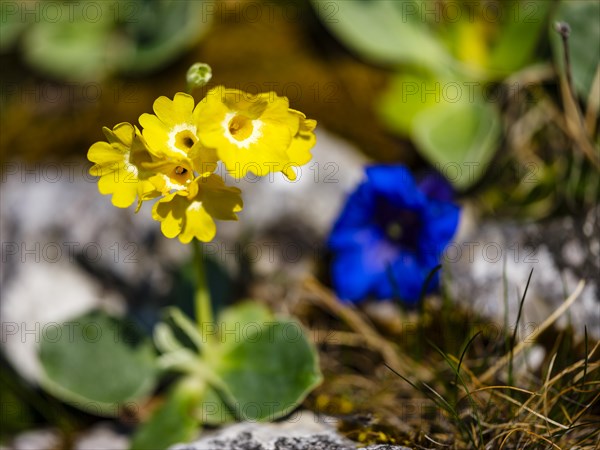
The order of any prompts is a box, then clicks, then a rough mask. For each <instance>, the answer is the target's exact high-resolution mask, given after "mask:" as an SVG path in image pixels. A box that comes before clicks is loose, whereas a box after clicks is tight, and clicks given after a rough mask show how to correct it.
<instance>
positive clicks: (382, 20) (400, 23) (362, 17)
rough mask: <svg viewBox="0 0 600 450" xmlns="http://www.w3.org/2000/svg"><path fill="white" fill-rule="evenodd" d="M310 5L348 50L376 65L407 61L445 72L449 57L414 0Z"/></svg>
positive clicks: (358, 0)
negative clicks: (422, 18) (423, 19)
mask: <svg viewBox="0 0 600 450" xmlns="http://www.w3.org/2000/svg"><path fill="white" fill-rule="evenodd" d="M312 4H313V6H314V8H315V10H316V12H317V14H318V15H319V16H320V17H321V20H322V22H323V23H324V24H325V25H326V26H327V27H329V29H330V30H331V31H332V32H333V33H334V34H335V35H336V36H337V38H338V39H340V40H341V41H342V42H343V43H345V44H346V45H347V46H348V47H349V48H350V49H352V50H353V51H355V52H357V53H359V55H360V56H362V57H364V58H365V59H366V60H368V61H372V62H375V63H379V64H400V63H410V64H416V65H423V66H425V67H429V68H431V69H433V70H440V71H442V72H445V71H447V70H448V65H449V64H452V58H451V57H450V55H449V54H448V52H447V51H446V50H445V48H444V47H443V46H442V45H441V44H440V42H439V41H438V40H437V39H436V38H435V37H434V35H433V34H432V33H431V31H430V30H429V28H428V27H427V24H426V23H425V22H424V21H422V20H421V14H420V8H421V7H422V5H420V4H419V3H418V2H416V1H414V0H372V1H364V0H343V1H328V2H323V1H318V0H313V1H312Z"/></svg>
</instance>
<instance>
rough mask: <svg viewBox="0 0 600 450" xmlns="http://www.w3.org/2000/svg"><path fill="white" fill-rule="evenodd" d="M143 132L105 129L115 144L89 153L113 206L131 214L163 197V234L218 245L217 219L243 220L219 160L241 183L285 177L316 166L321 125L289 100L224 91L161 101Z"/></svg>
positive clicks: (237, 195)
mask: <svg viewBox="0 0 600 450" xmlns="http://www.w3.org/2000/svg"><path fill="white" fill-rule="evenodd" d="M139 122H140V125H141V127H142V129H141V131H140V129H138V128H137V127H136V126H134V125H132V124H130V123H120V124H118V125H116V126H115V127H114V128H113V129H112V130H110V129H108V128H104V129H103V130H104V134H105V135H106V139H107V141H108V142H104V141H102V142H96V143H95V144H93V145H92V146H91V147H90V149H89V151H88V159H89V160H90V161H91V162H93V163H94V166H93V167H92V168H91V169H90V174H92V175H94V176H98V177H100V179H99V181H98V189H99V190H100V192H101V193H102V194H112V203H113V204H114V205H115V206H118V207H120V208H127V207H129V206H131V205H132V204H133V203H135V202H136V200H137V209H136V211H137V210H139V208H140V206H141V204H142V202H144V201H146V200H151V199H155V198H158V197H160V199H159V200H158V201H157V202H156V203H155V205H154V208H153V210H152V216H153V217H154V219H155V220H158V221H160V222H161V230H162V232H163V233H164V235H165V236H167V237H169V238H174V237H176V236H178V237H179V240H180V241H181V242H184V243H188V242H190V241H191V240H192V239H193V238H196V239H199V240H201V241H204V242H207V241H210V240H212V239H213V238H214V236H215V233H216V225H215V222H214V219H218V220H237V216H236V213H237V212H239V211H241V210H242V205H243V204H242V198H241V191H240V190H239V189H237V188H234V187H230V186H227V185H226V184H225V182H224V181H223V179H222V178H221V177H220V176H219V175H218V174H217V173H215V171H216V169H217V163H218V161H222V162H223V164H224V165H225V168H226V169H227V172H228V173H229V174H231V175H232V176H234V177H236V178H241V177H243V176H245V175H246V174H247V173H248V172H252V173H254V174H256V175H259V176H264V175H267V174H268V173H271V172H282V173H283V174H284V175H285V176H286V177H287V178H289V179H291V180H294V179H295V178H296V172H295V171H294V167H298V166H301V165H304V164H306V163H307V162H308V161H310V159H311V154H310V150H311V148H312V147H313V146H314V144H315V134H314V129H315V126H316V122H315V121H314V120H309V119H307V118H306V116H305V115H304V114H302V113H301V112H299V111H295V110H293V109H291V108H290V107H289V102H288V100H287V98H285V97H278V96H277V95H276V94H275V93H273V92H269V93H265V94H259V95H251V94H247V93H245V92H242V91H239V90H237V89H226V88H223V87H217V88H214V89H212V90H210V91H209V92H208V94H207V96H206V97H205V98H204V99H203V100H201V101H200V102H199V103H198V104H195V102H194V99H193V97H191V96H190V95H188V94H184V93H177V94H175V97H174V98H173V100H171V99H169V98H167V97H160V98H158V99H157V100H156V101H155V102H154V114H142V116H140V118H139Z"/></svg>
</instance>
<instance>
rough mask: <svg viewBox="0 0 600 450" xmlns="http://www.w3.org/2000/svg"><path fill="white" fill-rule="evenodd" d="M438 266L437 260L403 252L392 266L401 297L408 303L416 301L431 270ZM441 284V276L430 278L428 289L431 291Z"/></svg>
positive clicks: (436, 275) (397, 289) (394, 282)
mask: <svg viewBox="0 0 600 450" xmlns="http://www.w3.org/2000/svg"><path fill="white" fill-rule="evenodd" d="M436 266H437V261H435V260H432V259H429V258H424V259H423V258H421V255H419V256H417V255H415V254H411V253H408V252H405V253H402V254H401V255H400V256H399V257H398V259H396V260H395V261H394V263H393V265H392V267H391V275H392V276H393V281H392V283H393V284H394V285H395V287H396V291H397V293H398V294H399V295H400V299H401V300H402V301H404V302H405V303H408V304H414V303H416V302H417V301H418V300H419V299H420V297H421V292H422V291H423V286H424V284H425V281H426V280H427V277H428V276H429V274H430V273H431V271H432V270H433V269H434V268H435V267H436ZM438 284H439V276H438V274H435V276H434V277H433V278H432V279H431V280H430V284H429V285H428V286H427V288H428V289H427V291H428V292H431V291H432V290H434V289H436V288H437V287H438Z"/></svg>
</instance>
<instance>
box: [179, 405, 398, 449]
mask: <svg viewBox="0 0 600 450" xmlns="http://www.w3.org/2000/svg"><path fill="white" fill-rule="evenodd" d="M333 423H334V420H333V419H331V418H326V417H318V416H315V415H314V414H313V413H311V412H309V411H299V412H298V413H296V414H294V415H293V417H292V418H289V419H288V420H286V421H283V422H278V423H249V422H245V423H239V424H235V425H230V426H227V427H224V428H222V429H220V430H218V431H216V432H214V433H212V434H211V435H208V436H206V437H203V438H202V439H200V440H198V441H196V442H193V443H190V444H178V445H175V446H173V447H171V449H170V450H355V449H356V448H358V447H357V444H356V443H355V442H352V441H350V440H348V439H346V438H345V437H343V436H341V435H339V434H338V433H337V432H336V431H335V428H334V427H333V425H332V424H333ZM365 448H366V449H368V450H410V449H408V448H407V447H400V446H393V445H374V446H369V447H365Z"/></svg>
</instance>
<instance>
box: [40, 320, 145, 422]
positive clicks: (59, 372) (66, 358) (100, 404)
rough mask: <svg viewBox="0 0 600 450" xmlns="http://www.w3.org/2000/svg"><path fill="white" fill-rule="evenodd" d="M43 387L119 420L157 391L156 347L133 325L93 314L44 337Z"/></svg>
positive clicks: (41, 358) (68, 400)
mask: <svg viewBox="0 0 600 450" xmlns="http://www.w3.org/2000/svg"><path fill="white" fill-rule="evenodd" d="M40 361H41V363H42V366H43V369H44V377H43V379H42V385H43V387H44V388H45V389H46V390H48V391H49V392H50V393H52V394H53V395H55V396H57V397H58V398H60V399H62V400H65V401H66V402H68V403H72V404H73V405H74V406H76V407H79V408H81V409H84V410H87V411H90V412H91V413H94V414H99V415H107V416H113V415H118V414H119V413H120V412H121V411H120V408H122V407H123V406H126V405H127V404H128V403H131V402H138V401H140V400H141V399H143V398H144V397H145V396H146V395H148V394H149V393H150V391H151V390H152V389H153V388H154V385H155V383H156V376H157V368H156V364H155V354H154V350H153V348H152V345H151V343H150V342H149V340H148V339H146V338H145V337H143V336H142V335H141V334H140V333H138V331H137V330H136V329H135V328H134V327H133V326H132V324H131V323H127V322H123V321H120V320H118V319H115V318H112V317H109V316H107V315H106V314H104V313H100V312H96V313H90V314H87V315H85V316H83V317H80V318H78V319H74V320H71V321H69V322H65V323H63V324H62V325H57V326H56V327H55V328H53V329H48V330H46V332H45V333H43V334H42V342H41V346H40Z"/></svg>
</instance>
